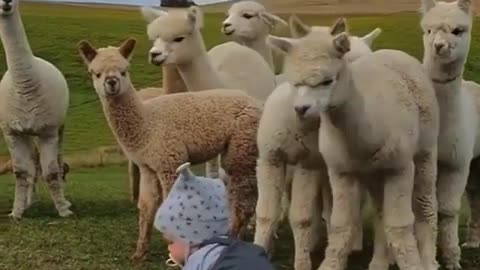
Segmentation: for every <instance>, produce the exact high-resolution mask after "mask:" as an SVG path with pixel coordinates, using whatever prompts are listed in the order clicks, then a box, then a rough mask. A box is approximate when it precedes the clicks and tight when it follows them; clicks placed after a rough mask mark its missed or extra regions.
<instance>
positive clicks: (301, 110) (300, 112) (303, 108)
mask: <svg viewBox="0 0 480 270" xmlns="http://www.w3.org/2000/svg"><path fill="white" fill-rule="evenodd" d="M308 109H310V105H301V106H295V111H296V112H297V114H298V115H300V116H303V115H305V113H306V112H307V111H308Z"/></svg>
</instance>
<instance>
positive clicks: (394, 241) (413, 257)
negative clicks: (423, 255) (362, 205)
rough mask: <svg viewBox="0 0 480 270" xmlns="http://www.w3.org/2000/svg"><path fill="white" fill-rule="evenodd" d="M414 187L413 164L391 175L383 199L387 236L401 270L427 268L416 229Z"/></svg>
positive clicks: (408, 164) (386, 182)
mask: <svg viewBox="0 0 480 270" xmlns="http://www.w3.org/2000/svg"><path fill="white" fill-rule="evenodd" d="M413 184H414V164H413V162H409V163H407V164H405V167H404V168H402V170H399V171H396V172H393V173H390V174H389V175H388V176H387V177H386V178H385V187H384V198H383V214H384V222H385V233H386V238H387V242H388V244H389V246H391V248H392V251H393V255H394V256H395V261H396V262H397V265H398V267H399V268H400V269H401V270H421V269H424V268H423V266H422V263H421V261H420V254H419V252H418V247H417V241H416V239H415V237H414V230H413V222H414V215H413V210H412V190H413Z"/></svg>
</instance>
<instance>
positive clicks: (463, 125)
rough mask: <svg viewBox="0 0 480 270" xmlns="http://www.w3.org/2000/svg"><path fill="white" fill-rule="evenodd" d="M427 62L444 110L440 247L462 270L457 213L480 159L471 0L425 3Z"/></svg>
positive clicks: (440, 140) (440, 144)
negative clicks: (468, 81) (469, 75)
mask: <svg viewBox="0 0 480 270" xmlns="http://www.w3.org/2000/svg"><path fill="white" fill-rule="evenodd" d="M422 4H423V5H422V12H423V17H422V21H421V26H422V29H423V32H424V34H423V44H424V58H423V64H424V68H425V70H426V72H427V73H428V75H429V77H430V78H431V79H432V81H433V84H434V87H435V91H436V95H437V99H438V103H439V107H440V135H439V138H438V164H439V165H438V166H439V167H438V179H437V197H438V202H439V209H438V210H439V235H438V237H439V249H440V251H441V254H442V257H443V260H444V261H445V264H446V265H445V266H446V268H447V269H460V257H461V250H460V246H459V239H458V215H459V211H460V206H461V197H462V195H463V193H464V192H465V187H466V185H467V179H468V175H469V171H470V162H471V160H472V159H473V158H474V157H478V156H479V155H480V144H479V143H478V142H480V132H479V120H480V118H479V115H478V113H479V111H478V109H477V107H476V104H475V103H476V102H477V101H476V100H475V97H474V96H473V95H472V93H471V92H470V91H468V88H469V87H468V86H467V87H465V85H464V82H463V80H462V77H463V70H464V64H465V62H466V60H467V56H468V52H469V50H470V40H471V30H472V27H473V24H472V18H473V10H472V9H473V7H472V1H471V0H458V1H455V2H450V3H447V2H438V3H437V2H436V1H435V0H423V1H422Z"/></svg>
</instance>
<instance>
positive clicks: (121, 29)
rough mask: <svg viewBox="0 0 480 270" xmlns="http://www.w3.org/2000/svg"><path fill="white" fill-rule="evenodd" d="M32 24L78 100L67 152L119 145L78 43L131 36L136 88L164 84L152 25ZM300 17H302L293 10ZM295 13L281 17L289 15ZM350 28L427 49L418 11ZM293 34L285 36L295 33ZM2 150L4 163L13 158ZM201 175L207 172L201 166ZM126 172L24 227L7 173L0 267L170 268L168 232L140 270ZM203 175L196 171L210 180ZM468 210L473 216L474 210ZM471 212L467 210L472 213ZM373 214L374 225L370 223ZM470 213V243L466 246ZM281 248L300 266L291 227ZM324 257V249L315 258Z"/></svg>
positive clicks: (92, 17)
mask: <svg viewBox="0 0 480 270" xmlns="http://www.w3.org/2000/svg"><path fill="white" fill-rule="evenodd" d="M20 11H21V13H22V18H23V21H24V25H25V28H26V31H27V34H28V38H29V40H30V43H31V46H32V49H33V51H34V53H35V54H36V55H38V56H41V57H43V58H45V59H46V60H48V61H51V62H52V63H54V64H56V65H57V66H58V67H59V68H60V69H61V70H62V71H63V72H64V74H65V76H66V78H67V80H68V83H69V86H70V93H71V100H70V110H69V113H68V120H67V125H66V136H65V145H64V146H65V147H64V148H65V152H66V154H67V156H68V155H71V154H74V153H80V152H85V151H88V150H92V149H96V148H98V147H101V146H108V145H115V141H114V140H113V137H112V134H111V132H110V130H109V127H108V126H107V124H106V121H105V118H104V116H103V112H102V109H101V106H100V103H99V101H98V98H97V96H96V94H95V92H94V89H93V87H92V84H91V80H90V77H89V74H88V73H87V70H86V68H85V66H84V64H83V63H82V61H81V59H80V57H79V54H78V52H77V47H76V46H77V43H78V42H79V41H80V40H82V39H88V40H90V41H91V42H92V44H93V45H95V46H97V47H103V46H107V45H119V44H120V43H121V42H122V41H123V40H125V39H126V38H127V37H135V38H136V39H137V40H138V46H137V49H136V51H135V55H134V57H133V60H132V62H133V64H132V67H131V76H132V79H133V82H134V83H135V85H136V87H137V89H140V88H142V87H146V86H157V85H160V84H161V80H162V78H161V69H160V68H159V67H156V66H153V65H151V64H149V63H148V62H147V51H148V49H149V48H150V42H149V41H148V39H147V36H146V33H145V22H144V21H143V19H142V18H141V16H140V13H139V11H138V10H136V9H125V8H122V9H115V8H110V7H104V6H102V8H94V7H88V6H69V5H54V4H40V3H28V2H22V3H21V6H20ZM292 11H293V10H292ZM287 16H288V14H283V15H282V17H284V18H287ZM300 16H301V17H302V18H304V19H305V21H306V22H308V23H309V24H312V25H313V24H315V25H326V24H330V23H332V22H333V21H334V19H335V17H334V16H325V15H308V16H302V15H300ZM223 18H224V15H223V14H219V13H209V14H207V15H206V21H205V27H204V30H203V34H204V38H205V41H206V43H207V46H208V47H211V46H213V45H215V44H218V43H220V42H223V41H224V40H225V39H224V38H223V37H222V36H221V34H220V24H221V21H222V20H223ZM349 24H350V31H351V32H352V33H353V34H355V35H363V34H365V33H368V32H370V31H371V30H373V29H374V28H375V27H381V28H382V30H383V33H382V34H381V35H380V36H379V38H378V39H377V40H376V41H375V42H374V48H375V49H378V48H394V49H400V50H403V51H406V52H408V53H410V54H412V55H414V56H415V57H417V58H420V57H421V55H422V53H423V49H422V41H421V32H420V27H419V14H417V13H401V14H394V15H392V14H391V15H388V16H387V15H385V16H359V15H356V16H352V17H349ZM286 33H287V29H282V30H279V32H278V34H279V35H281V34H286ZM479 33H480V24H479V23H478V20H476V22H475V28H474V30H473V36H472V45H471V50H470V57H469V61H468V63H467V65H466V73H465V78H467V79H473V80H476V81H480V50H479V49H480V48H479V46H480V37H479ZM0 59H1V60H2V61H0V71H1V73H2V74H3V72H4V71H5V57H4V52H3V50H1V51H0ZM7 155H8V151H7V149H6V147H5V145H4V144H3V141H2V143H0V156H7ZM197 169H198V168H197ZM126 172H127V169H126V166H125V164H121V165H111V166H107V167H101V168H93V169H92V168H89V169H87V168H81V169H75V170H73V171H72V173H71V174H70V176H69V178H68V185H67V187H66V195H67V197H68V198H69V200H70V201H71V202H72V203H73V206H72V210H73V211H74V212H75V214H76V215H75V216H74V217H72V218H68V219H60V218H58V217H57V215H56V211H55V209H54V207H53V204H52V202H51V200H50V198H49V195H48V192H47V189H46V187H45V186H44V185H42V187H41V188H40V192H39V193H40V195H41V196H40V201H39V202H37V203H36V204H35V205H33V206H32V207H31V208H30V209H29V210H27V211H26V212H25V215H24V219H23V220H21V221H20V222H19V223H15V222H13V221H10V220H9V219H8V218H7V214H8V213H9V211H10V207H11V205H12V200H13V194H14V180H13V176H12V175H11V174H6V175H3V176H0V269H1V270H3V269H5V270H7V269H8V270H11V269H19V270H20V269H25V270H26V269H42V270H43V269H45V270H46V269H48V270H57V269H58V270H60V269H62V270H73V269H75V270H77V269H89V270H92V269H102V270H103V269H105V270H110V269H111V270H113V269H165V268H166V267H165V265H164V263H163V262H164V260H165V259H166V258H167V251H166V249H165V248H164V246H162V245H163V243H162V241H161V239H160V236H159V234H157V233H155V234H154V237H153V245H152V248H151V255H150V256H149V258H148V260H147V261H146V262H145V263H144V264H143V265H142V266H135V265H133V264H132V263H131V262H130V261H129V259H128V257H129V256H130V255H131V253H132V252H133V251H134V248H135V241H136V239H137V232H138V230H137V210H136V207H135V205H133V204H132V203H130V202H129V196H128V185H127V175H126ZM201 172H202V171H201V170H200V169H198V170H197V173H201ZM465 210H466V209H465ZM464 213H467V212H465V211H464ZM369 218H370V213H369V212H367V213H366V215H365V220H366V221H368V220H369ZM466 218H467V215H466V214H464V215H463V216H462V220H461V221H462V222H461V239H462V240H463V239H464V233H465V231H464V228H465V226H464V224H465V220H466ZM366 227H367V228H368V230H369V232H368V233H366V234H365V235H366V237H367V240H366V241H365V243H366V244H365V250H364V251H363V252H361V253H355V254H353V255H352V256H351V260H350V263H349V268H348V269H351V270H360V269H366V268H367V265H368V261H369V259H370V255H371V245H372V241H371V233H370V230H371V229H370V226H366ZM279 237H280V238H279V239H278V240H277V241H276V248H275V255H274V261H275V263H276V264H277V266H278V269H291V268H292V267H291V265H292V261H293V253H292V250H291V249H292V247H293V242H292V240H291V239H290V238H291V237H290V232H289V230H288V226H284V227H283V228H282V230H281V233H280V234H279ZM315 257H318V259H321V258H322V257H323V254H322V252H319V253H318V254H316V255H315ZM462 264H463V268H464V269H466V270H474V269H479V267H480V266H479V265H480V250H478V249H477V250H464V251H463V258H462Z"/></svg>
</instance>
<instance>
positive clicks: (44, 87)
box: [0, 0, 72, 219]
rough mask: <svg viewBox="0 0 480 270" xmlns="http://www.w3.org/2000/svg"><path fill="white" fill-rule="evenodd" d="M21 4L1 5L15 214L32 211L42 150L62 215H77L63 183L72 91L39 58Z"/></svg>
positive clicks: (4, 120) (0, 120)
mask: <svg viewBox="0 0 480 270" xmlns="http://www.w3.org/2000/svg"><path fill="white" fill-rule="evenodd" d="M18 2H19V1H18V0H2V1H1V2H0V37H1V39H2V43H3V46H4V49H5V53H6V58H7V66H8V70H7V72H5V74H4V76H3V78H2V80H1V82H0V126H1V128H2V131H3V135H4V138H5V142H6V144H7V146H8V149H9V151H10V154H11V156H12V164H13V171H14V173H15V178H16V188H15V200H14V203H13V210H12V212H11V214H10V216H12V217H13V218H17V219H18V218H21V217H22V214H23V212H24V211H25V209H26V208H27V207H28V201H29V197H30V196H31V195H32V193H33V191H34V188H33V185H34V179H35V177H36V166H35V165H36V164H35V155H36V153H35V152H36V151H37V150H36V148H35V145H34V143H33V141H32V136H35V137H37V138H38V141H37V144H38V151H39V154H40V165H41V171H42V174H43V179H45V180H46V182H47V184H48V187H49V189H50V193H51V197H52V199H53V202H54V204H55V207H56V208H57V211H58V214H59V215H60V216H62V217H66V216H69V215H71V214H72V212H71V211H70V210H69V207H70V205H71V204H70V202H68V201H67V200H66V199H65V196H64V191H63V190H64V189H63V185H64V182H63V181H62V178H63V166H59V165H60V164H61V165H63V162H62V155H61V152H62V141H63V129H64V122H65V118H66V113H67V108H68V102H69V91H68V85H67V82H66V80H65V78H64V76H63V75H62V73H61V72H60V71H59V70H58V69H57V68H56V67H55V66H53V65H52V64H51V63H49V62H47V61H45V60H43V59H41V58H38V57H36V56H34V55H33V53H32V50H31V48H30V45H29V43H28V39H27V36H26V34H25V30H24V28H23V23H22V20H21V17H20V11H19V7H18V5H19V3H18Z"/></svg>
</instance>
